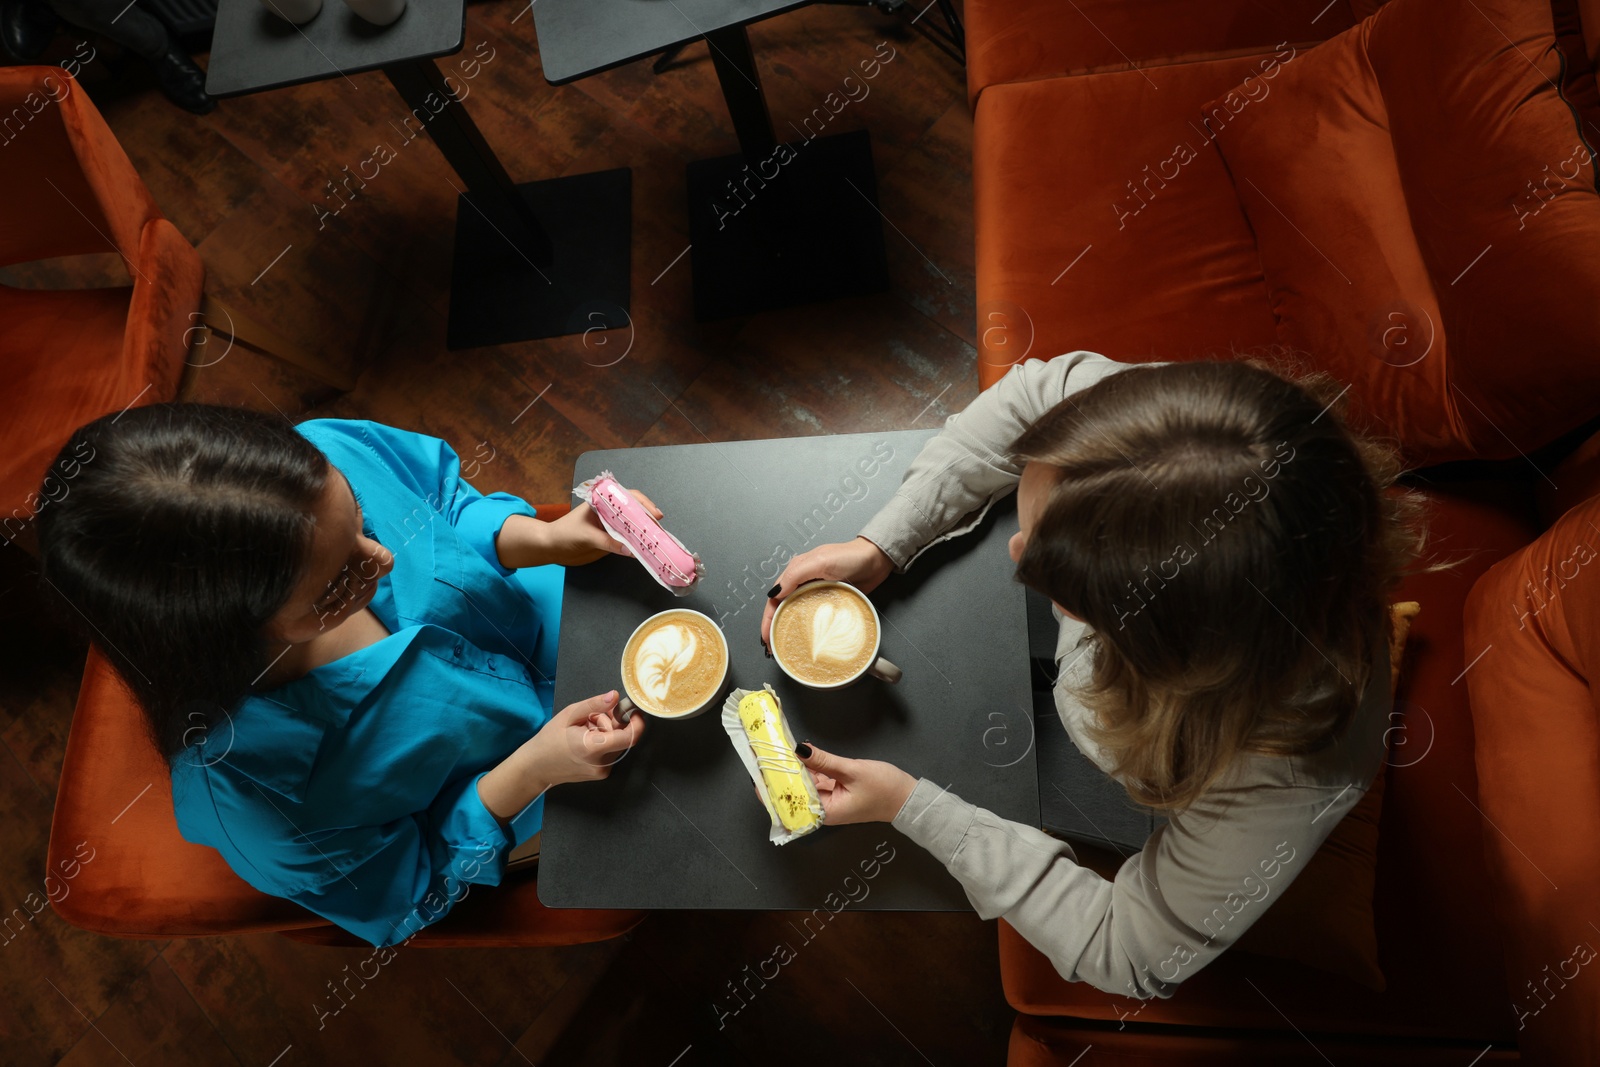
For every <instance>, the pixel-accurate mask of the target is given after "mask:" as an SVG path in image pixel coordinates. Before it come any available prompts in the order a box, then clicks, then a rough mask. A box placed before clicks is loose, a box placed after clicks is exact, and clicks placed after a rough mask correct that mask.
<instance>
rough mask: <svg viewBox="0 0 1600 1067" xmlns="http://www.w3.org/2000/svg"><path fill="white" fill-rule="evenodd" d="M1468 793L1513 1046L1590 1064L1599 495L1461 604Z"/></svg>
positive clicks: (1598, 756) (1594, 1050)
mask: <svg viewBox="0 0 1600 1067" xmlns="http://www.w3.org/2000/svg"><path fill="white" fill-rule="evenodd" d="M1464 640H1465V646H1464V652H1465V654H1466V655H1468V656H1470V657H1474V658H1475V659H1476V663H1475V665H1474V666H1473V668H1472V670H1471V671H1469V672H1468V673H1467V677H1466V683H1467V689H1468V693H1469V695H1470V697H1471V701H1472V718H1473V726H1474V729H1475V730H1476V731H1477V737H1478V756H1477V765H1478V781H1479V791H1478V804H1479V806H1480V807H1481V808H1482V809H1483V817H1484V819H1485V820H1486V821H1487V822H1489V823H1490V824H1492V825H1493V826H1494V827H1495V832H1492V833H1490V834H1488V835H1486V836H1485V839H1484V844H1485V848H1486V850H1487V853H1488V857H1489V873H1490V877H1491V879H1492V882H1493V886H1494V890H1495V896H1496V899H1497V902H1498V906H1497V908H1496V913H1497V914H1498V915H1499V916H1500V918H1501V920H1502V921H1503V922H1504V923H1505V924H1506V927H1507V937H1506V938H1505V942H1506V966H1507V973H1506V987H1507V988H1508V990H1509V992H1510V997H1511V1002H1512V1004H1513V1007H1514V1011H1515V1013H1516V1016H1517V1022H1518V1030H1519V1034H1518V1037H1519V1040H1520V1042H1521V1044H1522V1047H1523V1050H1524V1054H1525V1055H1527V1056H1528V1058H1529V1059H1530V1060H1531V1061H1532V1062H1535V1063H1541V1064H1593V1063H1597V1062H1600V957H1597V955H1596V953H1597V951H1600V930H1597V929H1596V928H1595V925H1594V923H1595V921H1596V920H1600V908H1597V907H1596V904H1595V902H1596V901H1597V900H1600V852H1597V851H1596V848H1595V842H1596V840H1597V839H1600V701H1597V698H1596V691H1595V682H1596V679H1597V678H1600V497H1594V498H1592V499H1590V500H1588V501H1586V502H1584V503H1582V504H1579V505H1578V506H1576V507H1574V508H1572V509H1571V510H1570V511H1568V512H1567V513H1566V514H1565V515H1563V516H1562V517H1561V518H1560V519H1559V520H1557V521H1556V523H1555V524H1554V525H1553V526H1551V527H1550V529H1549V530H1547V531H1546V532H1545V533H1544V534H1543V536H1541V537H1540V538H1539V539H1538V540H1537V541H1535V542H1534V543H1533V544H1531V545H1529V546H1528V547H1527V548H1525V549H1523V550H1522V551H1521V552H1518V553H1516V554H1515V555H1513V556H1511V557H1509V558H1507V559H1504V560H1502V561H1501V562H1499V563H1497V564H1495V566H1494V567H1492V568H1491V569H1490V570H1489V572H1488V573H1487V574H1485V575H1484V576H1483V577H1482V578H1481V579H1479V581H1478V583H1477V585H1476V586H1474V588H1473V590H1472V596H1471V597H1470V598H1469V599H1468V601H1467V605H1466V627H1465V635H1464Z"/></svg>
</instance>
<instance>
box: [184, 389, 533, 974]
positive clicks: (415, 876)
mask: <svg viewBox="0 0 1600 1067" xmlns="http://www.w3.org/2000/svg"><path fill="white" fill-rule="evenodd" d="M297 429H298V430H299V432H300V433H301V435H302V436H304V437H305V438H306V439H307V440H309V441H311V442H312V443H313V444H314V445H316V446H317V447H318V448H319V449H321V451H322V452H323V454H324V455H326V456H327V457H328V461H329V462H330V463H332V464H333V465H334V466H336V467H337V468H338V469H339V470H340V471H341V472H343V474H344V475H345V477H346V478H347V479H349V481H350V485H351V488H352V489H353V490H354V491H355V493H356V495H357V497H358V498H359V499H360V501H361V505H362V508H363V510H364V512H365V516H364V519H363V527H364V529H365V531H366V533H367V535H368V536H371V537H373V538H375V539H376V540H377V541H378V542H379V543H381V544H382V545H384V546H385V547H386V548H388V549H390V550H391V551H392V552H393V553H394V566H393V568H392V569H391V571H390V572H389V573H388V574H387V575H385V576H383V577H382V578H380V579H379V580H378V588H377V591H376V594H375V595H374V597H373V599H372V601H371V608H372V612H373V614H375V615H376V616H377V617H378V619H379V621H381V622H382V623H383V624H384V626H385V627H386V628H387V629H388V630H389V634H390V636H388V637H386V638H384V639H382V640H380V641H378V642H376V643H374V644H372V645H369V646H367V647H366V648H362V649H358V650H356V651H355V652H352V653H350V654H349V655H347V656H345V657H343V658H341V659H338V660H334V661H333V662H331V663H326V664H323V665H322V666H320V667H317V668H315V669H313V670H311V671H310V672H309V673H307V674H306V675H304V676H303V677H300V678H298V679H296V680H294V681H292V682H289V683H288V684H286V685H283V686H280V687H278V688H276V689H272V690H267V691H265V692H261V693H255V694H252V695H250V696H248V697H246V698H245V699H244V700H243V701H241V702H240V703H239V704H238V705H237V706H236V707H235V708H233V709H232V711H231V713H230V714H229V715H228V716H227V717H225V718H224V719H223V720H222V721H220V722H216V723H213V724H211V725H210V726H209V727H208V728H206V729H205V730H204V731H196V733H197V735H199V734H201V733H203V736H197V737H196V738H195V739H194V743H193V744H191V745H190V746H189V747H188V748H186V749H184V750H183V751H182V752H181V753H179V755H178V756H177V758H176V759H175V760H174V763H173V769H172V802H173V808H174V811H175V813H176V815H177V821H178V829H179V830H180V831H181V832H182V834H183V836H184V838H185V839H186V840H189V841H194V842H197V843H199V844H204V845H210V846H211V847H212V848H215V849H217V850H218V851H219V852H221V853H222V855H223V856H224V857H225V858H226V859H227V861H228V864H229V866H231V867H232V868H233V870H234V871H235V872H237V873H238V875H239V876H240V877H241V878H243V879H244V880H245V881H246V882H248V883H250V884H251V885H252V886H254V887H255V888H257V889H259V890H261V891H262V892H264V893H270V894H272V895H274V896H279V897H287V898H288V899H290V900H293V901H296V902H298V903H299V904H301V905H303V906H304V907H306V908H308V909H310V910H311V911H314V912H316V913H317V914H318V915H321V916H324V917H325V918H327V919H329V920H331V921H333V922H335V923H337V924H338V925H339V926H341V927H343V928H344V929H346V930H349V931H350V932H352V933H354V934H356V935H357V936H359V937H362V938H364V939H365V940H367V941H369V942H371V943H372V944H373V945H378V946H384V945H392V944H395V943H398V942H400V941H403V940H405V939H406V938H408V937H410V936H411V935H412V934H413V933H415V932H416V931H417V930H418V929H420V928H421V927H422V926H425V925H427V924H428V923H431V922H433V921H435V920H437V919H438V918H440V917H442V916H443V915H444V914H445V913H446V912H448V911H449V909H450V907H451V906H452V905H453V904H454V903H455V902H456V901H457V900H460V899H461V898H462V897H463V896H465V894H466V892H467V890H468V886H469V885H470V884H479V885H490V886H493V885H498V884H499V882H500V878H501V875H502V873H503V872H504V869H505V859H506V856H507V854H508V853H509V852H510V851H511V849H513V848H514V847H515V846H516V845H518V844H521V843H522V842H523V841H525V840H526V839H527V838H529V837H532V836H533V834H534V833H535V832H536V831H537V830H538V829H539V826H540V823H541V821H542V818H543V813H544V802H543V798H542V797H541V798H539V799H536V800H535V801H534V802H533V803H532V804H530V805H528V807H527V808H525V809H524V810H523V811H522V812H520V813H518V814H517V815H516V816H515V817H514V818H513V819H512V820H511V830H510V832H508V831H507V830H506V829H505V828H504V827H502V825H501V823H500V822H499V821H498V820H497V819H495V817H494V816H493V815H492V814H490V812H489V810H488V809H487V808H485V807H484V806H483V801H482V800H480V799H479V797H478V779H479V778H480V777H481V776H482V775H483V773H484V772H485V771H487V770H489V769H490V768H491V767H493V766H494V765H495V764H497V763H499V762H500V761H501V760H503V759H505V758H506V757H507V756H509V755H510V754H511V753H512V752H513V751H514V750H515V749H516V748H517V747H518V746H520V745H521V744H523V742H525V741H527V740H528V738H530V737H531V736H533V734H534V733H535V732H536V731H537V730H538V729H539V727H541V726H542V725H544V723H545V722H546V721H547V720H548V719H549V718H550V714H551V701H552V697H553V695H554V677H555V664H556V633H557V626H558V622H559V618H560V611H561V589H562V575H563V570H562V568H561V567H558V566H547V567H534V568H529V569H525V570H513V569H510V568H507V567H504V566H502V565H501V563H500V561H499V558H498V557H497V556H496V554H495V547H494V539H495V535H496V534H497V533H498V532H499V530H500V527H501V525H502V524H503V523H504V522H505V520H506V519H507V518H508V517H509V516H511V515H529V516H532V515H534V513H535V512H534V509H533V508H532V507H530V506H529V505H528V504H527V503H526V502H525V501H523V500H522V499H521V498H519V497H516V496H513V495H511V494H510V493H491V494H489V495H487V496H485V495H484V494H482V493H480V492H478V491H477V490H476V489H474V488H473V487H472V486H471V485H469V484H468V483H467V482H466V481H464V480H463V479H462V476H461V461H460V458H459V457H458V456H457V455H456V452H455V450H454V449H452V448H451V447H450V446H449V445H448V444H447V443H445V442H444V441H441V440H439V439H438V438H435V437H428V436H425V435H423V434H418V433H411V432H408V431H405V430H397V429H395V428H393V427H390V426H384V425H381V424H378V423H374V422H367V421H357V420H344V419H313V420H310V421H308V422H303V423H301V424H300V425H299V426H298V427H297Z"/></svg>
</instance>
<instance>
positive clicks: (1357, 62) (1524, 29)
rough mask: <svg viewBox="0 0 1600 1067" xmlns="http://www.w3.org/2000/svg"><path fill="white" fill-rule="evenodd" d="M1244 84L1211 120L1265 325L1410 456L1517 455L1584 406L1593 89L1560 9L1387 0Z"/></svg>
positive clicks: (1595, 404) (1599, 280)
mask: <svg viewBox="0 0 1600 1067" xmlns="http://www.w3.org/2000/svg"><path fill="white" fill-rule="evenodd" d="M1566 3H1567V0H1563V4H1566ZM1558 23H1559V25H1561V26H1562V27H1563V29H1564V31H1565V32H1563V33H1562V34H1561V35H1560V36H1559V37H1558V36H1557V32H1556V26H1557V25H1558ZM1248 88H1249V87H1248V86H1240V87H1239V88H1238V89H1236V90H1234V91H1231V92H1229V93H1226V94H1223V95H1222V96H1220V97H1218V98H1217V99H1215V100H1213V101H1212V102H1211V103H1210V104H1208V105H1207V107H1206V109H1205V111H1206V121H1207V123H1208V126H1209V128H1211V129H1212V130H1213V131H1214V132H1215V133H1216V135H1217V141H1216V143H1217V146H1218V148H1219V149H1220V150H1221V153H1222V155H1223V156H1224V157H1225V159H1226V162H1227V166H1228V169H1229V171H1230V172H1231V174H1232V177H1233V184H1234V188H1235V190H1236V191H1237V193H1238V197H1239V201H1240V203H1241V204H1242V205H1243V207H1244V210H1245V213H1246V214H1247V215H1248V217H1249V220H1250V225H1251V227H1252V228H1253V230H1254V232H1255V235H1256V240H1257V243H1258V245H1259V248H1260V256H1261V263H1262V268H1263V272H1264V274H1265V277H1266V280H1267V284H1268V287H1269V289H1270V291H1271V298H1272V306H1273V312H1274V314H1275V316H1276V317H1277V332H1278V337H1279V339H1280V340H1281V341H1282V342H1283V343H1285V344H1287V345H1290V346H1292V347H1294V348H1297V349H1302V350H1305V351H1308V352H1310V353H1311V354H1312V357H1313V359H1314V361H1315V362H1316V363H1317V365H1318V366H1320V367H1322V368H1324V369H1326V370H1329V371H1331V372H1332V373H1333V374H1335V375H1336V376H1337V377H1339V378H1341V379H1343V380H1345V381H1348V382H1350V383H1351V384H1352V392H1351V408H1352V415H1353V417H1354V418H1355V419H1356V420H1357V421H1358V422H1359V423H1361V424H1363V425H1364V426H1365V427H1366V428H1368V429H1369V430H1372V431H1374V432H1380V433H1385V434H1388V435H1392V436H1394V437H1396V438H1397V439H1398V440H1399V442H1400V444H1401V447H1402V450H1403V451H1404V452H1405V454H1406V457H1407V459H1408V460H1409V461H1410V462H1412V463H1413V464H1417V465H1426V464H1430V463H1438V462H1444V461H1447V460H1453V459H1465V458H1471V457H1481V458H1493V459H1505V458H1511V457H1515V456H1516V455H1518V453H1519V452H1528V451H1532V450H1533V449H1534V448H1536V447H1538V446H1539V445H1542V444H1544V443H1546V442H1548V441H1550V440H1553V439H1554V438H1555V437H1557V436H1559V435H1560V434H1562V433H1564V432H1566V431H1568V430H1570V429H1572V428H1573V427H1575V426H1577V425H1579V424H1580V423H1582V422H1584V421H1585V420H1586V419H1588V418H1589V417H1591V416H1593V415H1594V414H1596V412H1597V411H1600V360H1596V359H1595V358H1594V352H1595V348H1596V345H1597V344H1600V256H1596V255H1595V253H1594V250H1595V248H1596V247H1600V194H1597V192H1596V187H1595V174H1596V171H1595V167H1594V164H1593V162H1592V161H1591V158H1590V156H1591V152H1590V149H1589V148H1588V147H1587V145H1586V143H1585V140H1584V134H1583V133H1581V132H1580V131H1581V129H1582V128H1583V127H1582V126H1581V125H1580V124H1581V123H1586V122H1590V121H1596V122H1597V125H1596V126H1595V127H1594V128H1595V129H1600V101H1597V94H1596V87H1595V81H1594V77H1593V74H1592V72H1591V71H1590V69H1589V66H1588V60H1587V57H1586V55H1585V52H1584V48H1583V44H1582V40H1581V36H1580V33H1579V31H1578V27H1577V19H1576V13H1575V11H1574V10H1568V9H1567V7H1563V10H1562V13H1561V16H1560V18H1559V19H1553V17H1552V13H1551V8H1550V6H1549V4H1548V3H1547V2H1546V0H1482V2H1481V3H1480V2H1479V0H1392V2H1391V3H1388V4H1386V5H1384V6H1383V7H1382V8H1380V9H1379V10H1378V11H1377V13H1376V14H1374V15H1373V16H1372V17H1371V18H1369V19H1367V20H1366V21H1364V22H1362V23H1361V24H1360V25H1358V26H1356V27H1355V28H1353V29H1351V30H1349V31H1347V32H1346V33H1344V34H1341V35H1340V36H1339V37H1337V38H1335V39H1334V40H1332V41H1329V42H1327V43H1326V44H1324V45H1320V46H1318V47H1317V48H1315V49H1312V50H1311V51H1310V52H1309V53H1307V54H1306V55H1305V56H1304V57H1303V58H1301V59H1298V60H1296V62H1295V63H1293V64H1289V65H1286V66H1285V69H1284V71H1283V72H1282V75H1281V76H1280V77H1279V79H1278V83H1277V85H1276V86H1275V87H1274V91H1273V93H1272V96H1271V98H1270V99H1262V100H1260V101H1259V102H1254V101H1252V100H1251V99H1249V94H1248V91H1247V90H1248ZM1590 140H1591V141H1593V136H1592V135H1590Z"/></svg>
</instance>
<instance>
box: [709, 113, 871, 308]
mask: <svg viewBox="0 0 1600 1067" xmlns="http://www.w3.org/2000/svg"><path fill="white" fill-rule="evenodd" d="M688 188H689V240H690V242H691V244H692V248H691V250H690V262H691V265H692V268H693V271H694V311H695V318H697V319H699V320H701V321H708V320H711V319H724V318H732V317H735V316H740V315H750V314H754V313H756V312H759V311H769V310H772V309H775V308H785V307H794V306H796V305H800V304H810V303H815V302H817V301H819V300H833V299H837V298H839V297H843V296H857V295H862V294H866V293H879V292H883V291H885V290H886V289H888V288H889V266H888V256H887V253H886V252H885V250H884V243H883V218H882V216H881V215H880V214H879V211H878V207H877V201H878V182H877V177H876V175H875V173H874V171H873V168H872V145H871V141H870V139H869V138H868V135H867V133H866V131H864V130H859V131H855V132H852V133H844V134H838V135H835V136H831V137H817V138H815V139H812V140H796V141H790V142H787V143H786V144H784V145H783V146H781V147H775V149H774V151H773V153H772V154H770V155H768V156H766V157H764V158H762V159H760V160H758V161H756V162H754V163H752V162H751V161H750V160H749V158H748V157H747V156H746V155H745V154H743V153H740V154H737V155H732V156H724V157H722V158H720V159H705V160H698V161H696V162H694V163H690V164H689V168H688Z"/></svg>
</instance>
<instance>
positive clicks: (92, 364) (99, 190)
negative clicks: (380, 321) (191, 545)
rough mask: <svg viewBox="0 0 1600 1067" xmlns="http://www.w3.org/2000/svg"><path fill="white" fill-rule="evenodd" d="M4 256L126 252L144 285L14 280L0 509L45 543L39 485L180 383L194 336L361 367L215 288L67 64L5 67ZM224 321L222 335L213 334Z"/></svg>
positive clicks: (0, 214)
mask: <svg viewBox="0 0 1600 1067" xmlns="http://www.w3.org/2000/svg"><path fill="white" fill-rule="evenodd" d="M0 119H3V121H0V267H11V266H16V265H18V264H23V263H30V262H33V261H36V260H45V259H56V258H58V257H64V256H79V255H91V254H96V253H105V252H116V253H118V254H119V255H120V256H121V257H122V260H123V262H124V264H125V265H126V267H127V271H128V278H129V280H130V282H131V283H132V284H131V285H128V286H118V287H112V288H96V289H32V288H21V287H17V286H13V285H4V284H0V394H3V395H5V396H6V397H7V398H8V399H10V400H11V404H10V405H9V411H8V417H7V418H6V420H5V422H4V425H3V426H0V456H4V459H3V460H0V522H4V525H5V538H6V540H7V541H13V540H15V541H18V543H20V544H21V545H22V546H23V547H24V548H25V549H27V550H29V551H32V529H31V523H30V522H29V520H30V519H31V517H32V515H33V512H34V511H35V510H36V509H35V507H34V497H33V495H32V494H35V493H37V492H38V491H39V488H40V484H41V482H42V481H43V480H44V476H45V473H46V471H47V470H48V468H49V466H50V463H51V461H52V460H54V459H55V457H56V453H57V452H58V451H59V450H60V448H61V446H62V445H63V444H64V443H65V442H66V440H67V437H68V435H70V434H71V433H72V431H73V430H75V429H76V428H77V427H79V426H81V425H83V424H84V423H85V422H88V421H90V420H91V419H95V418H98V417H99V416H101V415H104V414H107V413H109V412H114V411H121V410H123V409H124V408H127V407H130V406H132V405H134V404H153V403H159V402H161V401H166V400H171V399H173V398H174V397H176V396H177V394H178V390H179V387H180V385H181V383H182V378H183V372H184V367H185V364H186V362H190V363H193V364H195V365H202V364H203V363H204V362H206V361H210V360H214V359H215V358H216V357H215V356H211V355H208V356H207V357H206V358H205V359H204V360H202V359H200V358H198V357H197V358H195V359H192V360H191V359H190V358H189V352H190V350H191V347H194V348H195V349H196V350H197V351H199V350H200V349H199V346H202V345H208V346H209V347H207V348H205V349H204V351H206V352H208V353H211V352H218V351H221V350H222V349H223V348H224V347H225V346H226V345H228V344H230V343H235V342H237V343H241V344H246V345H248V346H249V347H251V348H255V349H258V350H260V351H262V352H264V353H266V354H268V355H272V356H275V357H277V358H281V359H284V360H286V361H288V362H291V363H294V364H296V365H297V366H300V367H302V368H303V369H305V370H307V371H308V372H309V373H312V374H314V375H316V376H317V377H318V378H319V379H320V380H322V381H324V382H326V383H328V384H330V385H334V386H336V387H338V388H341V389H349V388H351V387H352V386H353V385H354V384H355V383H354V381H353V379H351V378H350V376H349V374H348V373H346V372H343V371H339V370H337V369H336V368H333V367H329V366H326V365H325V364H323V363H322V362H321V361H319V360H317V359H316V358H314V357H312V356H310V355H308V354H305V353H302V352H300V351H299V350H298V349H297V348H296V347H295V346H294V345H292V344H290V343H288V342H286V341H285V340H284V339H283V338H282V337H279V336H277V335H276V334H275V333H273V332H272V331H269V330H264V329H262V328H261V327H260V326H259V325H258V324H255V323H253V322H251V321H250V320H249V319H247V318H246V317H245V316H243V315H242V314H240V313H238V312H237V311H234V310H232V309H230V308H226V307H223V306H222V305H221V304H220V303H217V302H216V301H214V300H211V299H209V298H207V296H206V295H205V266H204V265H203V264H202V263H201V261H200V255H199V253H198V252H196V251H195V249H194V247H193V246H192V245H190V244H189V242H188V241H187V240H186V239H185V238H184V236H183V235H182V234H181V233H179V232H178V229H177V227H175V226H173V225H172V223H171V222H169V221H168V220H167V219H166V218H165V217H163V215H162V214H161V211H160V209H159V208H157V207H156V204H155V201H154V200H153V199H152V198H151V196H150V191H149V190H148V189H146V188H145V185H144V182H143V181H141V180H140V178H139V175H138V172H137V171H135V170H134V169H133V164H132V163H130V162H129V161H128V157H127V154H126V153H124V152H123V150H122V146H121V145H119V144H118V143H117V140H116V138H115V137H114V136H113V135H112V133H111V131H110V129H108V128H107V126H106V124H105V120H104V119H103V118H101V116H100V113H99V111H97V110H96V109H95V106H94V104H93V103H92V102H91V101H90V100H89V96H88V94H87V93H86V92H84V91H83V89H82V86H81V85H80V84H79V83H78V81H77V80H76V79H75V78H73V77H72V75H70V74H69V73H67V72H66V71H65V70H63V69H62V68H60V67H51V66H32V67H5V68H0ZM213 323H214V324H216V331H217V332H218V333H219V334H221V335H222V336H220V337H219V338H210V337H208V335H207V326H208V324H213Z"/></svg>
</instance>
